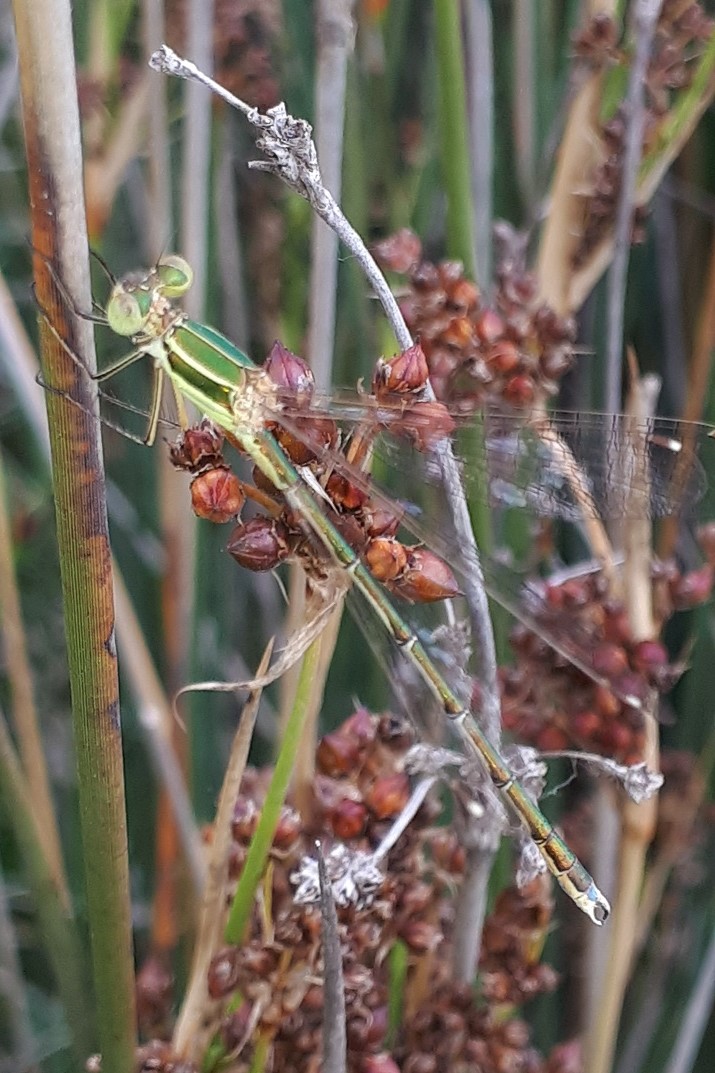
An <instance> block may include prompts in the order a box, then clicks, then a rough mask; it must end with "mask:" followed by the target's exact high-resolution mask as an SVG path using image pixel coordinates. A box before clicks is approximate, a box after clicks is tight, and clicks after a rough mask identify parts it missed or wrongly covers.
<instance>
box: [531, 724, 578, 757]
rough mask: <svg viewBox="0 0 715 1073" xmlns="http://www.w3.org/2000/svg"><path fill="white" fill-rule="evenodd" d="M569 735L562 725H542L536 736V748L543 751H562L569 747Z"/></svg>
mask: <svg viewBox="0 0 715 1073" xmlns="http://www.w3.org/2000/svg"><path fill="white" fill-rule="evenodd" d="M569 744H570V742H569V737H568V734H566V732H565V731H563V730H561V728H560V727H556V726H553V724H550V725H549V726H545V727H542V728H541V730H540V731H539V733H538V734H537V737H536V748H537V749H539V751H540V752H542V753H560V752H562V750H563V749H568V747H569Z"/></svg>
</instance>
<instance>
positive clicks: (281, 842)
mask: <svg viewBox="0 0 715 1073" xmlns="http://www.w3.org/2000/svg"><path fill="white" fill-rule="evenodd" d="M302 829H303V821H302V819H301V816H300V813H299V812H296V810H295V809H294V808H290V806H289V805H283V807H282V809H281V812H280V816H279V817H278V824H277V826H276V830H275V833H274V835H273V848H274V849H275V850H279V851H281V852H283V853H286V852H287V851H288V850H290V849H292V848H293V846H294V845H295V844H296V842H297V840H298V838H299V837H300V833H301V831H302Z"/></svg>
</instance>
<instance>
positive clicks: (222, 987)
mask: <svg viewBox="0 0 715 1073" xmlns="http://www.w3.org/2000/svg"><path fill="white" fill-rule="evenodd" d="M239 953H240V951H239V948H238V947H237V946H227V947H224V949H223V950H220V951H219V953H218V954H216V955H214V957H213V958H212V959H211V963H210V965H209V969H208V973H207V974H206V989H207V991H208V993H209V995H210V996H211V998H223V997H224V996H225V995H228V994H230V993H231V991H233V990H234V988H235V987H236V984H237V983H238V976H239Z"/></svg>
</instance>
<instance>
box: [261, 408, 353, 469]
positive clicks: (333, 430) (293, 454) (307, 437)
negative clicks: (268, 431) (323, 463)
mask: <svg viewBox="0 0 715 1073" xmlns="http://www.w3.org/2000/svg"><path fill="white" fill-rule="evenodd" d="M293 424H294V425H295V432H292V431H290V430H289V429H286V428H283V427H282V425H275V426H273V429H272V431H273V435H274V436H275V438H276V439H277V440H278V442H279V444H280V445H281V447H282V448H283V450H284V451H285V453H286V454H287V455H288V457H289V458H290V460H291V462H294V463H295V465H296V466H305V465H307V463H308V462H312V461H313V460H314V459H315V457H316V455H318V454H319V453H320V452H321V451H322V450H323V448H324V447H334V446H335V444H336V443H337V439H338V430H337V426H336V424H335V422H334V421H332V420H331V419H330V418H328V417H310V418H307V417H296V418H295V419H294V421H293Z"/></svg>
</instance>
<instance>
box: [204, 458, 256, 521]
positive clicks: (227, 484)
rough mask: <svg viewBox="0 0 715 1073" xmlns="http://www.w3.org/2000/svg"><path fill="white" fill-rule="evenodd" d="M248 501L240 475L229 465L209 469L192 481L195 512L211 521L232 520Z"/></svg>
mask: <svg viewBox="0 0 715 1073" xmlns="http://www.w3.org/2000/svg"><path fill="white" fill-rule="evenodd" d="M245 501H246V497H245V495H244V494H243V488H242V487H241V482H240V481H239V479H238V477H236V476H234V474H233V473H231V471H230V469H228V467H227V466H216V467H215V468H214V469H207V470H205V471H204V472H203V473H200V474H199V475H198V477H194V479H193V481H192V482H191V506H192V508H193V511H194V514H196V515H197V516H198V517H199V518H205V519H206V520H207V521H210V522H218V523H223V522H230V521H231V519H232V518H235V517H236V515H237V514H239V513H240V510H241V507H242V506H243V504H244V503H245Z"/></svg>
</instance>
